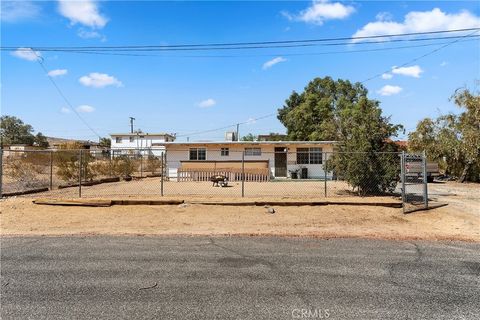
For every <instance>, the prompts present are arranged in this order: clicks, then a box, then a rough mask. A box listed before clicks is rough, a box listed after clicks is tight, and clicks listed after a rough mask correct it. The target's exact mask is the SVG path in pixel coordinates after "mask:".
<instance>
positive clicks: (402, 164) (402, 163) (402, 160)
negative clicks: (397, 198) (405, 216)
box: [400, 151, 405, 213]
mask: <svg viewBox="0 0 480 320" xmlns="http://www.w3.org/2000/svg"><path fill="white" fill-rule="evenodd" d="M400 179H401V181H402V208H403V213H405V151H402V154H401V155H400Z"/></svg>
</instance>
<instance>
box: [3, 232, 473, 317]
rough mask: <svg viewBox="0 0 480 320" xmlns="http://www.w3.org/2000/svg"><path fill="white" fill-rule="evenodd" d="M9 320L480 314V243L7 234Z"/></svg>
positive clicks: (5, 283) (6, 306) (5, 312)
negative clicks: (12, 235) (24, 236)
mask: <svg viewBox="0 0 480 320" xmlns="http://www.w3.org/2000/svg"><path fill="white" fill-rule="evenodd" d="M1 249H2V250H1V319H4V320H6V319H270V318H273V319H480V256H479V252H480V244H468V243H456V242H442V243H439V242H417V241H415V242H394V241H373V240H355V239H348V240H347V239H337V240H314V239H286V238H253V237H252V238H237V237H231V238H205V237H203V238H200V237H192V238H185V237H168V238H167V237H55V238H49V237H35V238H3V239H1Z"/></svg>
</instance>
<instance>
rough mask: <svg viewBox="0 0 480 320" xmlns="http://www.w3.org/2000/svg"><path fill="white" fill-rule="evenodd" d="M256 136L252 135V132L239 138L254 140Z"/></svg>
mask: <svg viewBox="0 0 480 320" xmlns="http://www.w3.org/2000/svg"><path fill="white" fill-rule="evenodd" d="M257 138H258V136H256V135H254V134H253V133H249V134H247V135H246V136H243V137H242V138H241V139H240V140H241V141H256V140H257Z"/></svg>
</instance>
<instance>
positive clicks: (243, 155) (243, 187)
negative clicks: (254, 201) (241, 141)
mask: <svg viewBox="0 0 480 320" xmlns="http://www.w3.org/2000/svg"><path fill="white" fill-rule="evenodd" d="M243 197H245V151H242V198H243Z"/></svg>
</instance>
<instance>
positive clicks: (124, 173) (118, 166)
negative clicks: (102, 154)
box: [112, 155, 135, 177]
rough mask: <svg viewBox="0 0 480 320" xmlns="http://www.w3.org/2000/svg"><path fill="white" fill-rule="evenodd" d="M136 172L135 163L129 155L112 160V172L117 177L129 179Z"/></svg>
mask: <svg viewBox="0 0 480 320" xmlns="http://www.w3.org/2000/svg"><path fill="white" fill-rule="evenodd" d="M134 171H135V161H134V160H133V159H131V158H130V157H129V156H127V155H122V156H118V157H115V158H113V159H112V172H113V174H114V175H115V176H117V177H129V176H131V175H132V173H133V172H134Z"/></svg>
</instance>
